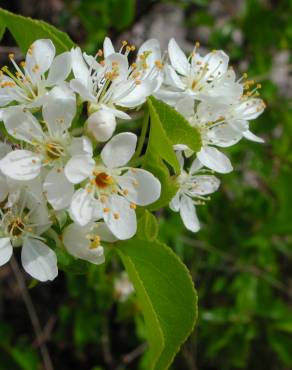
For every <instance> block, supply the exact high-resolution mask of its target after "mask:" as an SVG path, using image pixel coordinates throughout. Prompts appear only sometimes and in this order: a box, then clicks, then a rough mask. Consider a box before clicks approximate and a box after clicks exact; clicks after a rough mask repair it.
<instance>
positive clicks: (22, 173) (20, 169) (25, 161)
mask: <svg viewBox="0 0 292 370" xmlns="http://www.w3.org/2000/svg"><path fill="white" fill-rule="evenodd" d="M41 166H42V165H41V157H40V156H38V155H36V154H34V153H33V152H30V151H28V150H14V151H12V152H10V153H8V154H7V155H6V156H5V157H4V158H3V159H2V160H1V161H0V169H1V171H2V172H3V173H4V175H6V176H8V177H10V178H12V179H14V180H20V181H28V180H32V179H34V178H35V177H37V176H38V175H39V173H40V170H41Z"/></svg>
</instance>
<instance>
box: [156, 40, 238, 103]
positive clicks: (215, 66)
mask: <svg viewBox="0 0 292 370" xmlns="http://www.w3.org/2000/svg"><path fill="white" fill-rule="evenodd" d="M198 46H199V45H197V44H196V46H195V48H194V50H193V52H192V53H191V55H190V56H189V58H187V57H186V55H185V54H184V52H183V51H182V50H181V48H180V47H179V46H178V44H177V43H176V41H175V40H174V39H171V40H170V41H169V45H168V55H169V59H170V63H171V64H168V65H166V66H165V68H164V71H165V79H164V84H163V85H162V87H161V88H160V90H159V91H158V92H157V93H156V96H157V97H158V98H159V99H162V100H164V101H165V102H166V103H168V104H170V105H172V106H176V105H177V104H179V103H180V104H182V101H183V100H184V99H185V98H188V97H191V98H193V99H194V100H200V101H206V100H207V101H211V102H215V103H217V102H224V103H227V102H228V103H232V102H233V101H236V100H238V99H239V98H240V96H241V95H242V92H243V87H242V85H241V84H240V83H239V82H238V81H236V77H235V73H234V71H233V70H232V69H230V68H228V63H229V58H228V56H227V55H226V54H225V53H224V52H223V51H221V50H214V51H212V52H211V53H209V54H207V55H206V56H204V57H202V56H201V55H200V54H199V53H198V51H197V49H198Z"/></svg>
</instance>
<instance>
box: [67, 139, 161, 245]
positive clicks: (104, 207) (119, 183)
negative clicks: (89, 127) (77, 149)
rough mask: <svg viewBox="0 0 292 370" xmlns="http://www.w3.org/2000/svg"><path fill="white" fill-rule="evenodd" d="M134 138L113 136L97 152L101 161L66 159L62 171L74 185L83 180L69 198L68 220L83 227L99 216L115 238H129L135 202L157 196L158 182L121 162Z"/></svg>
mask: <svg viewBox="0 0 292 370" xmlns="http://www.w3.org/2000/svg"><path fill="white" fill-rule="evenodd" d="M136 142H137V137H136V135H134V134H132V133H128V132H126V133H121V134H119V135H116V136H114V137H113V138H112V139H111V140H110V141H109V142H108V143H107V144H106V145H105V146H104V148H103V150H102V151H101V160H100V161H99V162H96V161H95V160H93V159H92V158H91V157H90V156H84V155H81V156H80V155H79V156H75V157H73V158H72V159H70V160H69V162H68V163H67V165H66V167H65V174H66V176H67V178H68V180H69V181H71V182H72V183H74V184H78V183H81V182H84V181H85V180H86V183H83V184H84V185H83V186H82V188H80V189H79V190H77V191H76V192H75V194H74V196H73V198H72V202H71V206H70V214H71V217H72V219H73V220H74V221H75V222H77V223H78V224H80V225H81V226H84V225H86V224H88V223H89V222H90V221H92V220H97V219H100V218H103V219H104V221H105V223H106V224H107V226H108V228H109V229H110V231H111V232H112V233H113V234H114V235H115V236H116V237H117V238H119V239H128V238H131V237H132V236H133V235H134V234H135V233H136V229H137V222H136V214H135V208H136V205H141V206H145V205H147V204H150V203H152V202H154V201H156V200H157V199H158V198H159V196H160V190H161V185H160V182H159V181H158V180H157V179H156V178H155V177H154V176H153V175H152V174H151V173H150V172H148V171H145V170H143V169H139V168H130V167H126V166H125V165H126V164H127V163H128V162H129V161H130V159H131V158H132V156H133V154H134V152H135V148H136Z"/></svg>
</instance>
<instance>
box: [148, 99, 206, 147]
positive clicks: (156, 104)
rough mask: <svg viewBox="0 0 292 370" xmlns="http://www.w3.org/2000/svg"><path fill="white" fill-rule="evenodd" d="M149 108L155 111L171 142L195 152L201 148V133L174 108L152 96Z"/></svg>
mask: <svg viewBox="0 0 292 370" xmlns="http://www.w3.org/2000/svg"><path fill="white" fill-rule="evenodd" d="M148 102H150V103H149V106H151V108H152V110H155V112H156V114H157V115H158V117H159V121H160V122H161V124H162V127H163V129H164V132H165V133H166V134H167V136H168V138H169V140H170V142H171V143H172V144H173V145H175V144H185V145H187V146H188V147H189V148H190V149H192V150H193V151H194V152H198V151H199V150H200V148H201V135H200V133H199V131H198V130H197V129H196V128H195V127H192V126H191V125H190V124H189V122H188V121H187V120H186V119H185V118H184V117H183V116H182V115H181V114H180V113H178V112H177V111H176V110H175V109H174V108H172V107H170V106H169V105H168V104H166V103H164V102H163V101H161V100H158V99H155V98H154V97H153V96H151V97H150V98H149V100H148Z"/></svg>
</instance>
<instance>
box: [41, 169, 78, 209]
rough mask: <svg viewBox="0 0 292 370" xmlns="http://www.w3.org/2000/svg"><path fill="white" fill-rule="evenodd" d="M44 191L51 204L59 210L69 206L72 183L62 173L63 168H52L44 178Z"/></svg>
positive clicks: (72, 191)
mask: <svg viewBox="0 0 292 370" xmlns="http://www.w3.org/2000/svg"><path fill="white" fill-rule="evenodd" d="M44 191H45V193H46V197H47V199H48V202H49V203H50V204H51V206H52V207H53V208H54V209H55V210H56V211H59V210H61V209H64V208H67V207H69V205H70V203H71V199H72V196H73V194H74V185H73V184H72V183H71V182H69V181H68V180H67V178H66V176H65V175H64V171H63V168H56V167H55V168H53V169H52V170H51V171H50V172H49V173H48V175H47V176H46V178H45V181H44Z"/></svg>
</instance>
